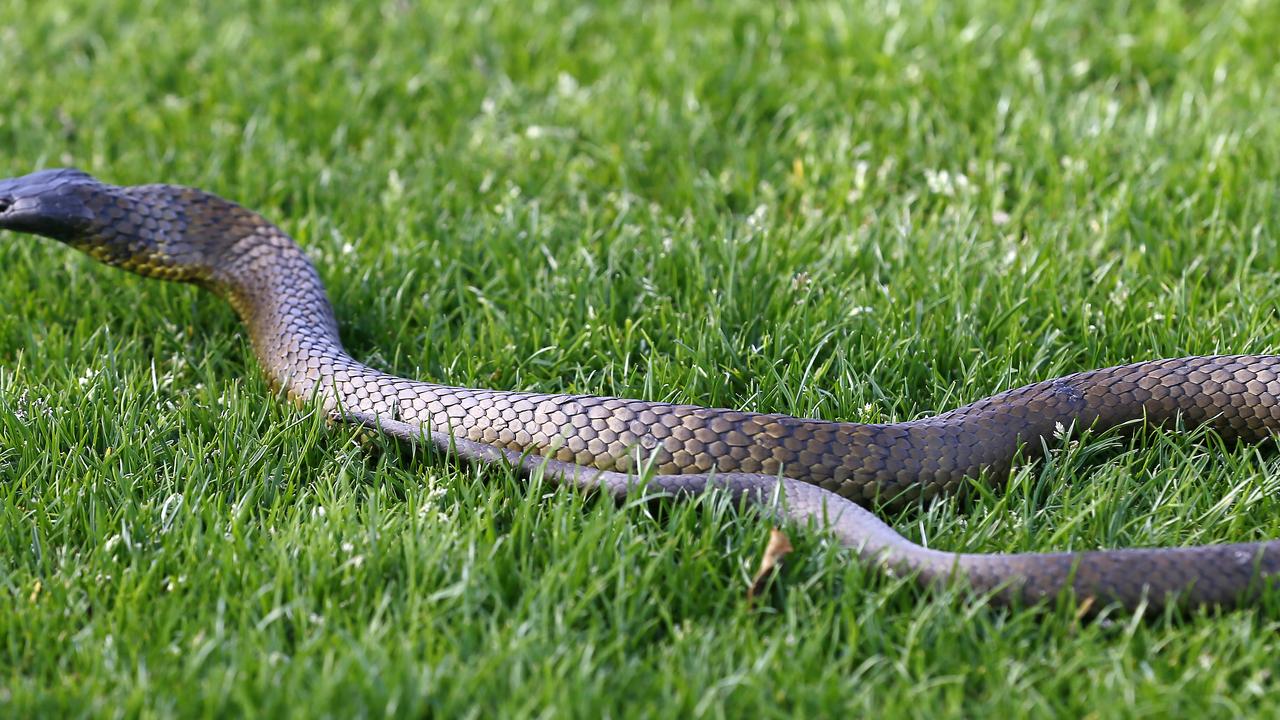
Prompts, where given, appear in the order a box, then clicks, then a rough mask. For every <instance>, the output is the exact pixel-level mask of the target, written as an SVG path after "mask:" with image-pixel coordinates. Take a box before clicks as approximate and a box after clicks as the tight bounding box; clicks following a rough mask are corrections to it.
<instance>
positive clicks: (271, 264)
mask: <svg viewBox="0 0 1280 720" xmlns="http://www.w3.org/2000/svg"><path fill="white" fill-rule="evenodd" d="M0 228H3V229H8V230H12V231H16V232H22V233H32V234H37V235H42V236H46V237H50V238H54V239H56V240H59V241H62V242H64V243H66V244H68V245H70V246H72V247H75V248H77V249H79V250H82V251H84V252H86V253H88V254H89V255H92V256H93V257H94V258H96V259H98V260H100V261H102V262H104V263H106V264H108V265H114V266H116V267H120V268H124V269H126V270H130V271H133V272H135V273H138V274H140V275H145V276H148V277H155V278H162V279H165V280H175V281H184V282H190V283H195V284H197V285H200V286H202V287H205V288H207V289H209V290H212V291H213V292H215V293H216V294H218V295H219V296H221V297H223V298H226V299H227V300H228V301H229V302H230V303H231V305H232V306H233V307H234V308H235V310H236V312H237V313H238V314H239V315H240V317H241V319H242V320H243V322H244V325H245V326H246V327H247V329H248V332H249V336H250V339H251V342H252V345H253V348H254V351H255V353H256V355H257V357H258V360H259V362H260V363H261V365H262V366H263V368H265V371H266V373H267V374H268V376H269V377H270V379H271V381H272V383H273V384H274V385H276V386H278V387H280V388H281V389H283V390H284V391H285V392H287V393H288V394H289V395H291V396H293V397H294V398H298V399H304V400H306V399H315V400H318V401H319V402H321V403H322V404H323V406H324V407H325V408H326V410H328V411H329V412H330V413H332V414H333V415H334V417H335V418H341V419H343V420H347V421H351V422H355V423H360V424H364V425H367V426H370V427H375V428H377V429H378V430H380V431H382V432H384V433H387V434H389V435H392V436H395V437H399V438H404V439H408V440H418V441H423V440H425V441H426V442H429V443H432V444H434V445H436V446H437V447H439V448H442V449H445V450H448V451H452V452H456V453H458V454H459V455H461V456H462V457H464V458H469V459H472V460H477V461H482V462H493V461H497V462H509V463H511V464H513V465H515V466H516V467H517V468H519V469H520V470H522V471H523V472H525V473H533V472H538V471H541V472H543V473H545V474H546V475H547V476H548V477H553V478H555V479H557V480H559V481H561V482H564V483H566V484H569V485H572V486H576V487H582V488H595V489H599V490H602V491H604V492H607V493H609V494H611V495H614V496H623V495H625V494H626V493H627V492H628V491H630V490H631V489H632V488H633V487H634V486H635V485H636V484H637V483H638V482H640V481H639V480H638V478H637V473H638V472H639V471H641V470H643V473H640V475H643V476H645V477H644V488H645V490H646V491H648V492H657V493H660V494H665V495H677V496H679V495H696V494H698V493H702V492H705V491H707V490H708V489H713V488H714V489H718V490H721V491H724V492H728V493H729V494H730V495H731V496H732V497H733V498H735V499H736V500H738V501H741V502H747V503H752V504H756V505H760V506H762V507H764V508H765V510H766V511H767V512H769V513H772V514H774V515H775V516H777V517H780V518H782V519H790V520H797V521H801V522H815V523H816V524H818V525H820V526H822V527H825V528H827V529H829V531H830V532H832V533H833V534H834V536H835V537H836V538H837V539H838V540H839V541H840V542H841V543H842V544H844V545H846V546H848V547H850V548H852V549H853V551H854V552H855V553H856V554H857V555H858V556H860V557H861V558H862V559H863V560H864V561H866V562H869V563H873V564H875V566H877V567H880V568H882V569H885V570H886V571H888V572H891V573H897V574H910V575H912V576H914V577H916V578H917V579H918V580H919V581H920V582H921V583H923V584H925V585H932V584H936V583H939V582H945V581H948V580H950V579H952V578H962V579H963V581H964V582H967V583H968V584H969V585H970V586H972V587H973V588H974V589H975V590H977V591H980V592H984V593H990V596H991V598H992V599H993V600H995V601H998V602H1018V603H1035V602H1037V601H1040V600H1042V599H1045V598H1053V597H1055V596H1057V595H1059V594H1060V593H1062V592H1063V591H1064V590H1071V591H1074V593H1075V597H1076V598H1077V599H1078V600H1082V601H1083V600H1085V599H1089V601H1090V603H1094V602H1098V603H1118V604H1120V605H1123V606H1125V607H1128V608H1137V607H1141V606H1144V604H1145V606H1146V607H1163V606H1165V605H1166V604H1168V603H1170V602H1177V603H1180V604H1183V605H1193V606H1201V605H1216V606H1233V605H1238V604H1240V603H1242V602H1248V601H1251V600H1256V599H1257V598H1258V595H1259V592H1260V591H1261V590H1262V589H1263V588H1264V587H1265V586H1268V585H1271V584H1274V583H1275V581H1276V579H1277V578H1280V541H1270V542H1261V543H1245V544H1235V545H1206V546H1198V547H1182V548H1155V549H1122V550H1098V551H1090V552H1071V553H1025V554H963V553H961V554H957V553H951V552H943V551H939V550H934V549H928V548H924V547H921V546H919V545H916V544H914V543H912V542H910V541H909V540H907V539H906V538H904V537H903V536H901V535H899V534H898V533H897V532H895V531H894V530H893V529H892V528H891V527H889V526H888V525H887V524H885V523H884V522H882V521H881V520H880V519H879V518H878V517H877V516H876V515H874V514H873V513H872V512H870V511H869V510H867V509H865V508H864V507H862V505H863V504H868V503H870V502H871V501H884V500H894V499H897V500H898V501H899V502H902V501H909V500H915V499H917V498H930V497H934V496H937V495H940V494H943V493H947V492H949V491H953V490H956V489H957V488H958V487H959V486H960V485H961V484H962V482H964V481H965V479H966V478H974V477H978V476H979V475H982V474H984V473H985V475H986V476H988V477H996V478H998V477H1000V476H1001V475H1005V474H1007V473H1008V472H1009V470H1010V468H1011V466H1012V463H1013V461H1014V458H1015V457H1018V454H1019V450H1020V449H1021V451H1022V453H1023V456H1034V455H1035V454H1036V451H1037V449H1038V448H1040V447H1041V445H1042V442H1041V440H1042V438H1050V437H1051V436H1053V434H1054V432H1055V430H1057V429H1058V428H1060V427H1063V426H1071V425H1073V424H1074V426H1076V427H1092V428H1094V429H1099V430H1100V429H1105V428H1110V427H1114V426H1117V425H1119V424H1122V423H1128V422H1131V421H1135V420H1146V421H1147V422H1149V423H1152V424H1156V425H1161V424H1168V423H1171V422H1172V421H1174V420H1175V419H1178V418H1181V419H1182V420H1183V421H1184V422H1185V423H1186V424H1188V425H1206V424H1207V425H1209V426H1211V427H1212V428H1213V429H1214V430H1215V431H1216V432H1218V433H1220V434H1221V435H1222V436H1223V437H1224V438H1225V439H1227V440H1238V441H1247V442H1255V441H1262V440H1264V439H1267V438H1270V437H1272V436H1273V435H1274V434H1275V433H1277V432H1280V357H1278V356H1262V355H1242V356H1215V357H1187V358H1179V359H1170V360H1153V361H1149V362H1138V363H1134V364H1131V365H1124V366H1120V367H1113V368H1107V369H1102V370H1092V371H1088V372H1080V373H1076V374H1074V375H1068V376H1066V377H1062V378H1058V379H1054V380H1048V381H1045V382H1040V383H1036V384H1034V385H1028V386H1026V387H1022V388H1018V389H1015V390H1009V391H1007V392H1003V393H1000V394H998V395H994V396H992V397H989V398H986V399H984V400H979V401H977V402H975V403H972V404H970V405H966V406H964V407H961V408H957V409H955V410H952V411H950V412H946V413H942V414H940V415H937V416H934V417H928V418H923V419H919V420H912V421H909V422H900V423H892V424H859V423H844V422H829V421H824V420H811V419H800V418H794V417H788V416H785V415H775V414H758V413H749V412H737V411H734V410H718V409H709V408H703V407H697V406H692V405H673V404H667V403H655V402H644V401H640V400H626V399H620V398H610V397H593V396H581V395H578V396H575V395H544V394H534V393H527V392H505V391H499V390H479V389H470V388H457V387H447V386H443V385H435V384H430V383H425V382H419V381H415V380H408V379H405V378H400V377H395V376H393V375H389V374H386V373H384V372H380V371H378V370H375V369H372V368H370V367H367V366H365V365H363V364H361V363H359V362H357V361H356V360H354V359H353V358H352V357H351V356H350V355H348V354H347V352H346V351H345V350H344V349H343V347H342V344H341V342H340V341H339V338H338V325H337V322H336V320H335V318H334V314H333V310H332V308H331V306H330V304H329V301H328V299H327V297H326V294H325V290H324V286H323V285H322V283H321V281H320V278H319V276H318V275H317V274H316V271H315V269H314V267H313V266H312V264H311V263H310V262H309V261H308V260H307V258H306V256H305V255H304V254H303V252H302V250H301V249H300V248H299V247H298V245H297V244H296V243H294V241H293V240H292V239H290V238H289V236H288V235H286V234H285V233H284V232H283V231H282V230H280V229H279V228H277V227H276V226H275V225H273V224H271V223H270V222H268V221H267V220H265V219H264V218H263V217H262V216H260V215H258V214H257V213H254V212H252V211H250V210H247V209H245V208H243V207H241V206H239V205H236V204H234V203H232V202H230V201H227V200H224V199H222V198H219V197H216V196H214V195H211V194H209V193H206V192H203V191H200V190H196V189H193V188H187V187H178V186H172V185H140V186H131V187H121V186H113V185H108V184H104V183H101V182H99V181H97V180H95V179H94V178H93V177H91V176H89V175H87V174H85V173H83V172H80V171H78V170H72V169H60V170H45V171H40V172H36V173H33V174H30V175H26V176H23V177H18V178H14V179H9V180H0Z"/></svg>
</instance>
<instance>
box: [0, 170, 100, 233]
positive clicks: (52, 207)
mask: <svg viewBox="0 0 1280 720" xmlns="http://www.w3.org/2000/svg"><path fill="white" fill-rule="evenodd" d="M95 186H96V187H99V188H101V187H104V186H103V185H102V183H99V182H98V181H97V180H95V179H93V177H92V176H90V175H89V174H87V173H84V172H81V171H79V170H74V169H70V168H63V169H58V170H41V171H40V172H34V173H31V174H30V175H24V176H22V177H17V178H11V179H8V180H0V229H4V230H14V231H17V232H24V233H32V234H35V235H43V236H45V237H49V238H53V239H55V240H61V241H63V242H72V241H73V240H75V238H77V237H78V236H80V235H83V234H84V233H86V232H89V231H90V230H91V229H92V227H93V219H94V218H93V212H92V211H91V210H90V209H89V207H88V205H87V204H86V202H85V201H86V199H87V198H88V196H89V194H90V193H91V192H92V191H93V189H94V188H95Z"/></svg>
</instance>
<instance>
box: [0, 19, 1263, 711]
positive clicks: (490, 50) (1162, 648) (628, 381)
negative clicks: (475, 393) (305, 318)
mask: <svg viewBox="0 0 1280 720" xmlns="http://www.w3.org/2000/svg"><path fill="white" fill-rule="evenodd" d="M1277 28H1280V9H1278V8H1277V6H1275V5H1272V4H1269V3H1259V2H1228V3H1196V2H1184V3H1178V2H1156V3H1149V4H1148V3H1140V4H1127V3H1119V4H1116V3H1104V2H1048V3H1039V4H1036V5H1035V6H1032V5H1031V4H1026V3H1019V2H1012V1H1011V0H1009V1H1004V0H972V1H970V2H958V3H941V2H890V3H885V4H875V5H871V4H868V5H866V6H864V5H861V4H853V3H847V2H834V1H828V0H814V1H811V2H781V3H770V4H761V3H755V2H750V1H749V0H728V1H726V2H641V1H635V2H618V3H604V4H599V5H579V4H577V3H570V2H556V1H553V0H546V1H544V0H539V1H537V2H532V3H528V4H507V3H501V2H453V1H450V0H442V1H439V2H432V3H425V4H416V3H411V2H407V1H404V0H395V1H391V2H383V3H347V4H328V5H324V6H321V7H316V6H312V5H311V4H304V3H297V4H295V5H294V6H293V7H289V6H288V4H285V3H271V2H253V1H250V0H236V1H232V2H223V3H198V4H194V5H192V6H188V5H184V4H175V3H163V2H146V1H143V2H125V1H124V0H101V1H95V2H67V1H63V0H50V1H48V2H42V3H34V2H28V3H23V2H18V3H12V4H7V5H3V6H0V77H3V78H4V80H3V87H4V90H3V95H2V97H3V99H4V103H3V106H0V148H3V149H4V150H3V153H0V161H2V162H3V163H4V167H3V168H0V175H3V176H10V175H19V174H23V173H25V172H28V171H30V170H33V169H35V168H39V167H49V166H59V165H75V166H78V167H81V168H83V169H85V170H88V171H90V172H92V173H94V174H96V175H98V176H99V177H101V178H102V179H104V180H106V181H109V182H115V183H121V184H132V183H143V182H173V183H179V184H187V185H196V186H200V187H203V188H206V189H208V190H211V191H214V192H217V193H219V194H222V195H225V196H227V197H230V198H233V199H235V200H237V201H239V202H242V203H243V204H246V205H248V206H250V207H253V208H256V209H259V210H261V211H262V212H263V213H264V214H266V215H267V216H268V217H270V218H273V219H275V220H277V221H278V222H279V223H280V224H281V226H282V227H284V228H285V229H286V230H287V231H289V232H290V233H291V234H292V235H294V237H296V238H297V239H298V240H299V242H300V243H301V244H302V245H303V246H304V247H305V248H306V250H307V251H308V252H309V254H310V255H311V257H312V258H313V259H314V260H315V262H316V263H317V266H318V267H319V270H320V272H321V275H322V276H323V277H324V279H325V281H326V283H327V284H328V286H329V288H330V292H331V296H332V297H333V300H334V303H335V306H336V309H337V311H338V315H339V317H340V319H341V322H342V330H343V334H344V337H345V339H346V340H347V343H348V346H349V347H350V349H351V350H352V352H353V354H355V355H356V356H357V357H360V358H362V359H365V360H367V361H369V362H370V363H371V364H374V365H377V366H380V367H383V368H386V369H388V370H391V371H394V372H397V373H399V374H402V375H407V376H413V377H418V378H422V379H426V380H436V381H441V382H448V383H454V384H460V385H477V386H487V387H496V388H504V389H528V390H541V391H571V392H582V393H592V394H612V395H622V396H631V397H643V398H647V399H653V400H672V401H679V402H692V403H697V404H703V405H713V406H731V407H736V408H744V409H751V410H759V411H770V412H785V413H790V414H795V415H806V416H818V417H825V418H830V419H840V420H854V421H872V422H877V421H895V420H904V419H910V418H914V417H919V416H922V415H927V414H931V413H934V412H938V411H942V410H946V409H949V408H951V407H954V406H955V405H958V404H961V403H964V402H969V401H972V400H975V399H978V398H980V397H983V396H985V395H988V394H991V393H993V392H996V391H999V390H1002V389H1005V388H1007V387H1009V386H1011V385H1015V384H1020V383H1026V382H1031V381H1035V380H1040V379H1044V378H1048V377H1052V376H1055V375H1059V374H1064V373H1067V372H1072V371H1076V370H1083V369H1089V368H1093V367H1098V366H1104V365H1109V364H1117V363H1122V362H1127V361H1132V360H1138V359H1143V358H1150V357H1158V356H1176V355H1184V354H1210V353H1243V352H1276V351H1277V349H1278V344H1280V323H1277V317H1276V315H1277V313H1276V306H1277V300H1278V299H1280V290H1278V289H1277V278H1278V273H1277V268H1278V267H1280V251H1278V250H1277V243H1276V232H1275V226H1276V219H1277V207H1278V203H1277V178H1280V104H1278V102H1277V101H1278V100H1280V97H1278V95H1280V84H1278V83H1277V73H1276V64H1277V60H1278V59H1280V48H1278V46H1277V45H1276V43H1275V42H1274V37H1275V31H1276V29H1277ZM0 266H2V267H3V268H4V272H3V274H2V275H0V308H4V309H3V311H0V714H7V715H12V716H15V717H16V716H30V715H32V714H36V713H45V714H63V713H66V714H76V715H79V714H86V715H95V716H146V717H167V716H225V715H241V714H253V713H260V714H264V715H297V716H335V717H352V716H375V715H377V716H382V715H389V716H406V715H407V716H422V715H431V714H434V715H439V716H446V717H448V716H459V715H461V716H490V715H495V714H501V715H540V716H553V715H554V716H560V715H565V716H590V717H620V716H646V715H650V716H651V715H655V714H659V713H661V714H674V715H681V716H694V717H740V716H743V715H745V714H751V715H753V716H762V717H773V716H792V715H802V716H803V715H818V716H829V715H835V714H837V713H841V714H849V713H853V714H860V715H873V714H874V715H880V716H907V717H911V716H915V717H939V716H974V715H987V714H994V713H1001V714H1005V715H1009V716H1024V715H1049V714H1055V713H1061V714H1067V715H1074V716H1082V715H1088V714H1090V713H1092V714H1093V715H1095V716H1119V717H1138V716H1168V715H1175V714H1176V715H1191V714H1196V715H1201V714H1203V715H1209V716H1228V717H1236V716H1240V715H1244V714H1256V715H1267V714H1272V713H1275V712H1276V710H1277V705H1280V703H1277V700H1276V697H1277V694H1276V690H1277V679H1276V678H1275V677H1274V674H1275V671H1276V662H1275V657H1276V656H1277V654H1278V653H1280V639H1277V634H1276V631H1277V629H1280V624H1278V623H1277V613H1276V608H1274V607H1267V608H1262V609H1253V610H1246V611H1242V612H1235V613H1224V614H1215V613H1207V614H1203V613H1202V614H1195V615H1192V616H1190V617H1184V618H1169V617H1165V618H1156V619H1154V620H1149V621H1146V622H1138V621H1135V620H1133V619H1132V618H1130V617H1128V616H1125V615H1123V614H1113V613H1108V614H1105V615H1104V617H1103V619H1102V621H1100V622H1096V623H1092V624H1081V623H1078V622H1076V621H1075V620H1074V619H1073V618H1072V615H1071V612H1070V609H1069V608H1054V609H1050V610H1049V611H1047V612H1035V611H1026V610H1022V611H1006V610H996V609H992V608H990V607H988V606H987V605H986V604H985V603H984V602H983V600H982V598H975V597H972V596H970V595H968V594H966V593H964V592H960V591H951V592H935V593H925V592H920V591H918V590H917V589H915V588H914V586H912V585H910V584H907V583H904V582H902V581H894V580H887V579H885V578H883V577H880V576H879V575H877V574H875V573H870V572H866V571H864V570H863V569H861V568H860V567H858V566H856V565H854V564H853V563H852V561H851V560H850V558H849V557H848V555H847V554H845V553H843V552H840V551H838V550H836V549H833V548H831V547H829V546H828V544H827V543H826V542H824V540H823V538H821V537H818V536H814V535H811V534H806V533H793V540H794V541H795V542H796V543H797V545H798V551H797V552H796V553H795V554H793V555H792V556H791V557H790V558H789V564H788V567H787V568H786V570H785V572H784V573H783V574H782V575H781V576H780V577H779V578H778V580H777V582H776V583H775V585H774V587H773V589H772V590H771V593H770V595H769V597H768V599H767V602H766V603H764V604H763V605H762V606H757V607H755V608H754V609H753V608H751V607H749V606H748V605H747V604H746V602H745V588H746V586H747V584H748V581H749V578H750V574H751V572H752V570H753V569H754V563H755V561H756V557H757V555H758V553H759V552H760V550H761V549H762V547H763V544H764V542H765V539H766V533H765V525H764V523H763V522H762V521H761V520H760V519H759V518H756V517H752V516H747V515H742V514H740V513H738V512H736V511H734V509H733V508H731V507H728V506H726V504H725V503H722V502H718V501H714V500H708V501H703V502H699V503H696V504H694V505H691V506H689V507H670V508H667V509H664V510H663V511H662V512H660V513H654V512H652V511H653V508H651V507H648V506H646V505H635V506H630V505H629V506H626V507H615V506H614V505H612V504H610V503H602V502H598V501H595V500H591V499H586V498H583V497H581V496H579V495H577V494H574V493H570V492H561V491H557V490H555V489H554V488H551V487H547V486H529V485H527V484H525V483H523V482H521V481H519V480H517V479H516V478H513V477H512V476H511V475H510V474H509V473H506V472H504V471H502V470H500V469H476V468H469V467H460V466H457V465H455V464H453V463H451V462H448V461H445V460H442V459H440V458H435V457H424V456H422V455H421V454H417V453H414V452H413V451H412V450H410V449H407V448H398V447H395V446H393V445H391V444H389V443H385V442H373V443H372V444H370V443H363V444H361V443H357V442H356V441H355V440H354V438H353V434H352V433H351V432H349V431H345V430H337V431H335V430H329V429H326V428H325V427H324V425H323V423H322V422H321V421H320V420H319V419H317V418H316V417H315V416H314V415H313V414H310V413H308V412H307V411H306V410H305V409H299V408H295V407H293V406H290V405H287V404H284V403H281V402H279V401H277V400H274V399H271V398H270V397H269V390H268V388H267V387H266V385H265V383H264V382H263V381H262V379H261V378H260V377H259V375H258V371H257V368H256V366H255V365H254V363H253V360H252V357H251V354H250V353H249V351H248V347H247V344H246V342H245V340H244V339H243V338H242V336H241V335H240V333H239V329H238V324H237V322H236V320H235V318H234V316H233V315H232V313H231V312H230V310H229V309H228V308H226V307H225V306H223V305H222V304H221V303H220V302H217V301H215V300H213V299H212V298H211V297H210V296H208V295H205V294H201V293H200V292H198V291H196V290H195V289H193V288H188V287H179V286H166V285H162V284H159V283H155V282H152V281H145V280H141V279H138V278H134V277H132V276H126V275H125V274H123V273H118V272H114V271H111V270H108V269H106V268H103V267H101V266H99V265H96V264H94V263H93V262H92V261H90V260H89V259H88V258H85V257H81V256H78V255H76V254H74V253H72V252H70V251H68V250H66V249H65V248H61V247H58V246H56V245H55V244H53V243H49V242H38V241H35V240H33V239H30V238H27V237H19V236H15V235H8V236H5V237H3V238H0ZM1278 478H1280V474H1278V473H1277V467H1276V460H1275V457H1274V454H1273V453H1271V452H1267V451H1266V450H1259V449H1253V448H1234V447H1224V446H1222V444H1221V443H1219V442H1216V441H1215V440H1214V438H1212V437H1205V436H1203V435H1197V436H1192V437H1188V436H1184V435H1175V434H1161V433H1143V434H1141V437H1139V438H1138V439H1137V440H1136V441H1133V442H1130V441H1128V440H1116V439H1113V438H1101V439H1094V440H1093V441H1089V442H1085V443H1084V444H1082V445H1078V446H1072V447H1068V448H1064V449H1063V450H1061V451H1059V452H1056V453H1055V454H1054V455H1053V456H1052V457H1051V459H1050V460H1049V461H1048V462H1046V463H1044V464H1041V465H1038V466H1035V467H1031V468H1026V469H1023V470H1021V471H1019V472H1017V473H1015V474H1014V475H1013V476H1012V477H1010V478H995V479H993V480H994V483H995V487H994V488H993V489H992V490H990V491H986V490H983V489H982V488H975V492H973V493H971V498H970V499H969V500H968V501H966V502H954V501H951V502H944V503H940V504H936V505H933V506H930V507H926V508H919V509H916V510H913V511H911V512H909V513H907V514H906V515H905V516H904V517H903V518H901V519H900V521H899V522H898V526H899V527H900V528H902V529H903V530H904V532H907V533H908V534H909V535H910V536H911V537H913V538H915V539H916V540H921V541H926V542H928V543H929V544H930V546H933V547H942V548H951V549H957V550H966V551H974V552H995V551H1010V550H1012V551H1032V550H1050V549H1055V550H1056V549H1066V548H1073V549H1089V548H1095V547H1101V546H1118V545H1148V546H1149V545H1174V544H1184V543H1202V542H1214V541H1243V540H1255V539H1261V538H1266V537H1276V536H1280V500H1278V499H1277V491H1278V490H1280V480H1278Z"/></svg>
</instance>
